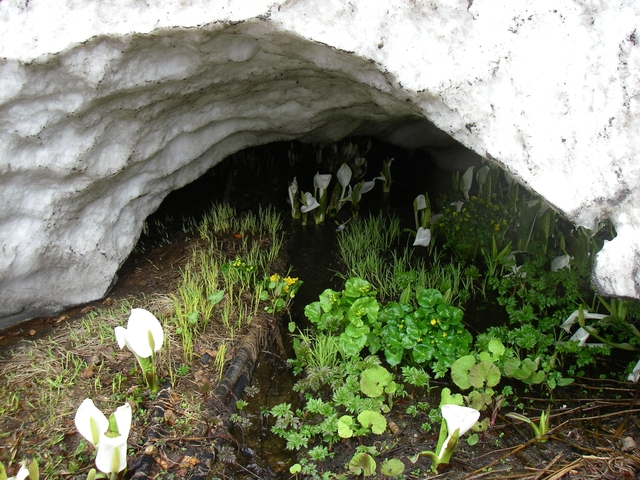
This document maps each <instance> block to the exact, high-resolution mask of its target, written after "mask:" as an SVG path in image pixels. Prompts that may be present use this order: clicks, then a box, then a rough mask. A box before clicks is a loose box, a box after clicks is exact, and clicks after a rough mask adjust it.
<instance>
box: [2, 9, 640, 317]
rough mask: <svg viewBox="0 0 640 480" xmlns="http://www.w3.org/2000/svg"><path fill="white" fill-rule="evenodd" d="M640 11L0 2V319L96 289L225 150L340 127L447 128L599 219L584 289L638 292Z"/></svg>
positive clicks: (563, 206)
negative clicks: (597, 247) (165, 207)
mask: <svg viewBox="0 0 640 480" xmlns="http://www.w3.org/2000/svg"><path fill="white" fill-rule="evenodd" d="M639 17H640V4H638V3H637V2H634V1H632V0H621V1H620V2H617V3H616V4H611V3H607V4H593V5H591V4H589V5H587V4H584V2H583V3H580V2H574V1H572V0H553V1H552V0H522V1H520V2H505V1H498V2H479V1H476V2H470V1H468V0H442V1H438V2H427V1H412V2H407V1H406V0H353V1H351V2H343V1H339V0H295V1H285V0H270V1H264V0H228V1H226V2H211V1H209V0H193V1H190V2H186V4H185V2H175V1H173V0H157V1H154V2H147V3H145V2H132V1H125V0H116V1H113V2H101V1H98V0H85V1H83V2H81V3H78V2H76V1H72V0H59V1H56V2H46V1H43V0H31V1H30V2H24V1H22V0H2V1H1V2H0V84H1V85H2V89H0V145H2V148H0V298H1V299H2V300H1V301H0V327H3V326H7V325H10V324H12V323H15V322H17V321H19V320H21V319H24V318H28V317H31V316H35V315H38V314H51V313H54V312H57V311H59V310H60V309H62V308H64V307H65V306H69V305H73V304H80V303H84V302H86V301H88V300H93V299H96V298H99V297H101V296H102V295H104V294H105V292H107V291H108V289H109V287H110V285H111V284H112V282H113V281H114V278H115V273H116V271H117V270H118V268H119V267H120V266H121V265H122V263H123V262H124V260H125V259H126V258H127V256H128V255H129V253H130V252H131V250H132V248H133V246H134V245H135V242H136V241H137V239H138V237H139V234H140V232H141V230H142V225H143V222H144V220H145V219H146V218H147V216H148V215H149V214H150V213H151V212H153V211H154V210H155V209H157V207H158V206H159V205H160V203H161V202H162V200H163V199H164V198H165V197H166V195H167V194H168V193H170V192H171V191H172V190H175V189H177V188H180V187H182V186H184V185H185V184H187V183H189V182H191V181H193V180H195V179H196V178H198V177H200V176H201V175H202V174H203V173H204V172H206V171H207V170H208V169H209V168H210V167H211V166H213V165H215V164H216V163H218V162H219V161H221V160H222V159H223V158H225V157H226V156H228V155H229V154H231V153H234V152H236V151H238V150H240V149H242V148H245V147H249V146H254V145H261V144H265V143H268V142H272V141H277V140H292V139H301V140H304V141H312V142H313V141H323V142H330V141H334V140H337V139H340V138H343V137H344V136H346V135H349V134H376V135H378V136H380V137H381V138H385V139H388V140H390V141H394V142H396V143H397V144H400V145H405V146H407V147H410V148H419V147H425V146H426V147H434V148H437V149H441V148H442V147H447V146H450V145H451V143H450V142H448V141H447V135H449V136H451V137H453V138H454V139H455V140H457V141H458V142H460V143H461V144H463V145H464V146H466V147H469V148H470V149H472V150H473V151H475V152H476V153H478V154H479V155H480V156H482V157H484V158H486V159H487V160H489V161H492V162H496V163H498V164H500V165H501V166H503V167H505V168H506V169H507V170H508V171H509V173H510V174H511V175H512V176H513V177H514V178H516V179H517V180H518V181H520V182H521V183H523V184H524V185H526V186H527V187H528V188H530V189H532V190H534V191H536V192H537V193H539V194H541V195H542V196H544V197H545V198H546V200H547V201H548V202H549V204H550V205H552V206H553V207H554V208H555V209H557V210H559V211H560V212H561V213H563V214H564V215H566V216H567V217H568V218H569V219H570V220H571V221H573V222H574V223H576V224H577V225H580V226H585V227H589V228H593V227H595V226H596V225H597V223H598V222H599V221H600V220H603V219H606V218H610V219H611V220H612V221H613V223H614V224H615V227H616V230H617V232H618V236H617V238H616V239H615V240H613V241H612V242H609V243H607V244H606V245H605V247H604V249H603V251H602V252H601V253H600V254H599V256H598V257H597V258H596V260H595V267H594V275H593V280H594V284H595V285H596V287H597V288H598V289H599V291H600V293H602V294H604V295H617V296H623V297H633V298H640V253H639V252H640V215H639V213H638V208H640V207H638V206H639V205H640V189H638V188H637V185H638V181H639V179H640V162H638V160H637V158H636V155H637V152H640V136H638V135H636V132H637V131H640V100H639V99H640V44H639V43H638V42H639V39H638V38H637V34H636V31H637V28H638V20H637V19H638V18H639ZM434 125H435V127H437V128H434ZM438 129H440V130H438ZM416 193H418V192H416Z"/></svg>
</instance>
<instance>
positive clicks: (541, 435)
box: [507, 407, 551, 442]
mask: <svg viewBox="0 0 640 480" xmlns="http://www.w3.org/2000/svg"><path fill="white" fill-rule="evenodd" d="M550 410H551V407H547V410H546V411H543V412H542V413H541V414H540V419H539V420H538V424H537V425H536V424H535V422H534V421H533V420H531V419H529V418H527V417H525V416H524V415H521V414H520V413H517V412H509V413H507V417H510V418H513V419H515V420H520V421H522V422H525V423H527V424H529V426H530V427H531V431H532V432H533V436H534V438H535V439H536V440H538V441H539V442H546V441H547V439H546V438H545V436H546V434H547V432H548V431H549V422H550V420H551V417H550V415H549V412H550Z"/></svg>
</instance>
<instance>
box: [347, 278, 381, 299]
mask: <svg viewBox="0 0 640 480" xmlns="http://www.w3.org/2000/svg"><path fill="white" fill-rule="evenodd" d="M375 293H376V291H375V290H374V289H373V287H372V286H371V284H370V283H369V282H367V281H366V280H363V279H362V278H358V277H352V278H350V279H348V280H347V281H346V282H345V285H344V294H345V296H347V297H351V298H359V297H363V296H368V295H375Z"/></svg>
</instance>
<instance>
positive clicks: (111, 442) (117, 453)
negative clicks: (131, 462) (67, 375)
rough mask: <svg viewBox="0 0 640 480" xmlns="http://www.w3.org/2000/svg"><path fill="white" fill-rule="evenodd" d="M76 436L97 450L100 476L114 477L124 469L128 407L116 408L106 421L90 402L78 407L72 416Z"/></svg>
mask: <svg viewBox="0 0 640 480" xmlns="http://www.w3.org/2000/svg"><path fill="white" fill-rule="evenodd" d="M75 424H76V428H77V429H78V432H80V434H81V435H82V436H83V437H84V438H86V439H87V440H88V441H89V442H90V443H91V444H93V445H94V446H95V447H96V448H97V449H98V451H97V453H96V467H98V470H100V471H102V472H104V473H118V472H121V471H122V470H124V469H125V467H126V466H127V438H128V437H129V431H130V430H131V406H130V405H129V404H128V403H125V404H124V405H122V406H120V407H118V408H117V409H116V411H115V412H114V413H113V414H112V415H111V418H110V419H109V420H107V417H105V416H104V414H103V413H102V412H101V411H100V410H99V409H98V408H97V407H96V406H95V405H94V403H93V400H91V399H90V398H87V399H85V400H84V401H83V402H82V403H81V404H80V407H78V410H77V412H76V416H75Z"/></svg>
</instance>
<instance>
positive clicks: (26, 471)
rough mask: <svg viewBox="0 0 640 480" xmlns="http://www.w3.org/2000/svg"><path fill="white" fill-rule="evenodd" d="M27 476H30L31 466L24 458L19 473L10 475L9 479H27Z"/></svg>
mask: <svg viewBox="0 0 640 480" xmlns="http://www.w3.org/2000/svg"><path fill="white" fill-rule="evenodd" d="M26 478H29V468H28V467H27V461H26V460H23V461H22V464H21V465H20V470H18V473H16V474H15V476H14V477H9V478H8V480H25V479H26Z"/></svg>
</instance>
